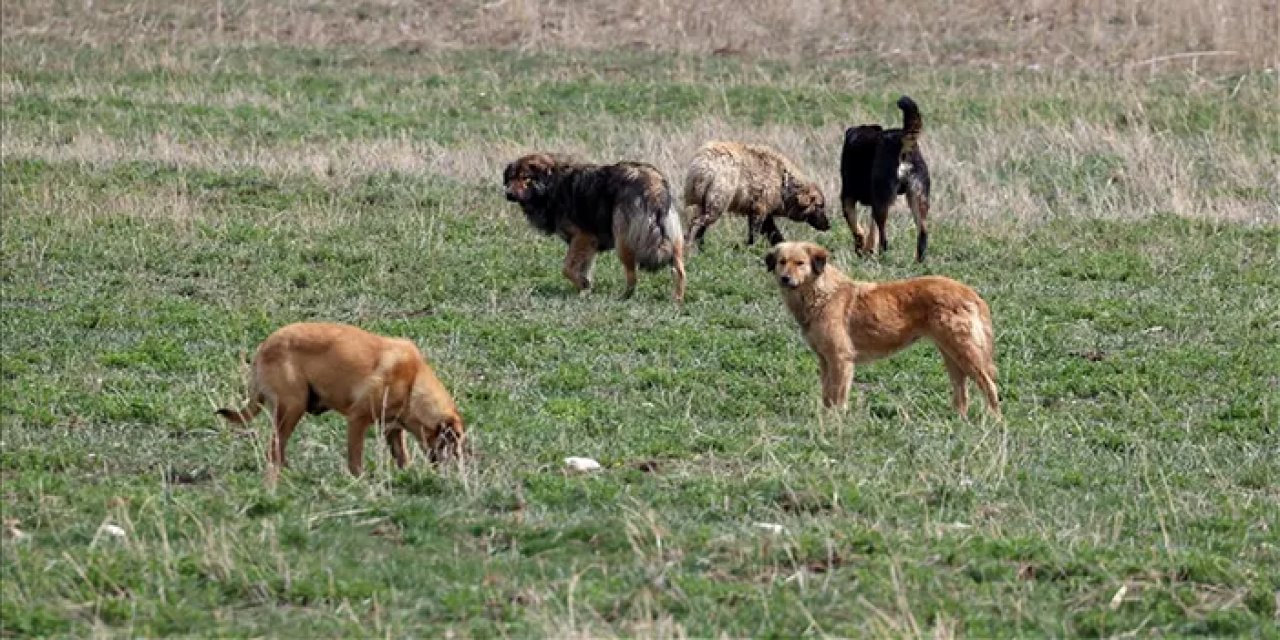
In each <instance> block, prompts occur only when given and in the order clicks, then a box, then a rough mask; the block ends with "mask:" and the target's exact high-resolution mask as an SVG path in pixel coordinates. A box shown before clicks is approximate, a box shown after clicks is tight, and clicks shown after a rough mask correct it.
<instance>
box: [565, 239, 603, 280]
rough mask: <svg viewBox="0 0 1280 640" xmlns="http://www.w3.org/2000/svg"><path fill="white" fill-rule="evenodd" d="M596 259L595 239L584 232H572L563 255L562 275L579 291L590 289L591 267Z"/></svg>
mask: <svg viewBox="0 0 1280 640" xmlns="http://www.w3.org/2000/svg"><path fill="white" fill-rule="evenodd" d="M595 260H596V239H595V238H594V237H593V236H590V235H588V234H585V233H577V234H574V236H573V238H572V239H571V240H569V252H568V253H567V254H565V256H564V277H566V278H568V279H569V282H572V283H573V286H574V287H577V289H578V291H579V292H585V291H587V290H589V289H591V267H592V266H593V265H594V264H595Z"/></svg>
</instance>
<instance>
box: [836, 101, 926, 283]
mask: <svg viewBox="0 0 1280 640" xmlns="http://www.w3.org/2000/svg"><path fill="white" fill-rule="evenodd" d="M898 108H899V109H902V128H901V129H884V128H883V127H881V126H880V125H878V124H864V125H861V126H857V127H849V128H848V129H847V130H846V131H845V132H844V148H843V150H842V151H841V153H840V206H841V208H842V210H843V212H844V219H845V220H846V221H847V222H848V223H849V230H850V231H852V232H853V237H854V249H855V250H856V251H857V252H858V253H859V254H860V255H861V254H867V253H875V252H876V251H877V250H879V251H887V250H888V249H889V237H888V236H887V235H886V234H885V229H884V224H885V220H886V219H887V218H888V216H889V207H891V206H893V203H894V201H895V200H897V198H898V196H899V195H906V196H907V206H908V207H910V208H911V213H912V214H913V215H914V216H915V219H916V261H918V262H924V254H925V249H926V248H928V245H929V230H928V228H927V227H926V226H925V220H926V218H928V216H929V166H928V165H927V164H926V163H925V161H924V155H922V154H921V153H920V146H919V139H920V132H921V130H922V129H923V128H924V121H923V119H921V117H920V109H919V108H918V107H916V103H915V102H914V101H912V100H911V98H908V97H907V96H902V97H901V98H899V99H898ZM859 204H862V205H865V206H868V207H871V218H872V221H873V222H874V224H873V225H872V226H871V228H870V229H869V230H868V232H867V233H864V232H863V230H862V227H861V225H859V224H858V205H859Z"/></svg>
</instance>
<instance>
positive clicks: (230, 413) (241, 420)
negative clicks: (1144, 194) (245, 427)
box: [218, 375, 266, 424]
mask: <svg viewBox="0 0 1280 640" xmlns="http://www.w3.org/2000/svg"><path fill="white" fill-rule="evenodd" d="M264 402H266V398H265V397H264V396H263V395H262V390H261V389H259V388H258V381H257V376H256V375H255V376H254V379H253V382H251V383H250V389H249V400H248V402H246V403H245V408H243V409H218V415H220V416H222V418H223V419H224V420H226V421H227V422H230V423H231V424H246V423H248V422H250V421H252V420H253V419H254V418H255V417H257V415H258V412H260V411H262V404H263V403H264Z"/></svg>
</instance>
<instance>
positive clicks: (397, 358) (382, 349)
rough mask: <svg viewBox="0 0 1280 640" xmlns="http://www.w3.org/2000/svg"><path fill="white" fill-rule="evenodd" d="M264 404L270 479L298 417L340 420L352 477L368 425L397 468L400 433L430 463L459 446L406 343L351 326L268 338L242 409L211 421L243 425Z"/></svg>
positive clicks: (431, 375) (444, 406)
mask: <svg viewBox="0 0 1280 640" xmlns="http://www.w3.org/2000/svg"><path fill="white" fill-rule="evenodd" d="M264 404H265V405H270V406H271V409H272V423H273V425H274V428H275V431H274V433H273V435H272V437H271V447H270V449H269V450H268V451H267V460H268V462H270V463H271V465H272V467H273V469H272V472H273V473H274V472H275V471H276V470H278V468H279V467H283V466H287V464H288V463H287V460H286V458H285V447H286V446H287V445H288V444H289V436H291V435H292V434H293V429H294V427H296V426H297V425H298V422H299V421H300V420H302V416H303V414H304V413H310V414H312V415H320V414H322V413H325V412H327V411H330V410H332V411H337V412H338V413H341V414H342V415H344V416H346V418H347V469H348V470H349V471H351V474H352V475H357V476H358V475H360V472H361V470H362V469H363V466H364V438H365V433H366V432H367V431H368V429H369V426H370V425H372V424H373V423H374V422H381V423H384V424H386V425H387V429H386V432H385V433H386V440H387V446H388V447H390V449H391V456H392V458H394V459H395V461H396V465H398V466H399V467H401V468H403V467H404V466H405V464H407V463H408V461H409V452H408V450H407V449H406V447H405V438H404V436H405V432H406V431H407V432H409V433H410V434H412V435H413V436H414V437H415V438H416V439H417V440H418V444H419V445H420V446H421V447H422V450H423V451H425V452H427V454H428V456H430V458H431V460H432V461H440V460H444V459H447V458H449V457H451V456H456V455H459V454H460V453H461V452H462V448H461V447H462V442H463V439H464V438H465V428H464V426H463V423H462V417H461V416H459V415H458V408H457V406H455V405H454V403H453V398H452V397H451V396H450V395H449V392H448V391H447V390H445V388H444V385H442V384H440V380H439V379H438V378H436V374H435V372H434V371H432V369H431V365H429V364H427V362H426V360H424V359H423V357H422V354H421V353H420V352H419V351H418V348H417V347H416V346H414V344H413V343H412V342H410V341H408V340H403V339H399V338H386V337H383V336H379V335H375V334H372V333H369V332H368V331H365V330H363V329H359V328H357V327H353V326H350V325H344V324H329V323H321V322H302V323H296V324H290V325H286V326H284V327H281V328H280V329H278V330H276V332H275V333H272V334H271V335H270V336H267V339H266V340H264V341H263V342H262V344H261V345H260V346H259V347H258V351H257V353H256V354H255V355H254V357H253V375H252V378H251V380H250V382H249V400H248V406H247V407H246V408H245V409H244V410H235V409H219V410H218V415H220V416H222V417H223V418H226V419H227V421H229V422H232V423H235V424H244V423H247V422H249V421H250V420H253V418H254V417H255V416H257V415H258V412H259V411H261V409H262V406H263V405H264Z"/></svg>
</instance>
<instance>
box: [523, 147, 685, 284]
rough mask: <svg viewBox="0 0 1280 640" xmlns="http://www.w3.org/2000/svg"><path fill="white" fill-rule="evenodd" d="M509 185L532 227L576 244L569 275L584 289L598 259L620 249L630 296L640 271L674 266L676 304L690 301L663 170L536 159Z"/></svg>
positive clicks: (546, 156) (567, 263)
mask: <svg viewBox="0 0 1280 640" xmlns="http://www.w3.org/2000/svg"><path fill="white" fill-rule="evenodd" d="M502 183H503V185H504V187H505V189H506V197H507V200H510V201H511V202H514V203H516V204H519V205H520V208H521V209H522V210H523V211H524V215H525V217H526V218H527V219H528V220H529V224H531V225H533V226H534V228H536V229H538V230H539V231H542V232H543V233H545V234H547V235H551V234H555V235H558V236H560V237H561V238H563V239H564V240H565V242H568V243H569V253H568V255H566V256H565V259H564V276H565V277H566V278H568V279H569V281H570V282H572V283H573V284H574V286H575V287H577V288H578V290H579V291H584V292H585V291H587V290H588V289H590V288H591V268H592V266H593V265H594V264H595V259H596V254H598V253H600V252H602V251H609V250H610V249H614V248H615V247H616V248H617V250H618V259H619V260H621V261H622V267H623V269H624V270H625V271H626V277H627V290H626V293H625V294H623V297H624V298H627V297H630V296H631V294H632V293H634V292H635V288H636V267H637V266H639V267H640V268H642V269H644V270H646V271H656V270H657V269H659V268H661V267H664V266H666V265H671V267H672V271H673V272H674V274H675V299H676V301H677V302H678V301H681V300H683V299H684V280H685V272H684V231H683V230H682V229H681V226H680V216H679V214H677V213H676V211H675V209H674V208H673V207H672V197H671V186H670V185H669V184H668V183H667V179H666V177H664V176H663V175H662V173H661V172H660V171H658V169H657V168H656V167H654V166H652V165H649V164H644V163H640V162H619V163H617V164H610V165H594V164H584V163H579V162H575V161H574V160H573V159H571V158H569V157H567V156H562V155H557V154H550V153H534V154H530V155H526V156H524V157H522V158H520V159H518V160H516V161H515V162H512V163H511V164H509V165H507V167H506V169H504V170H503V172H502Z"/></svg>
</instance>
